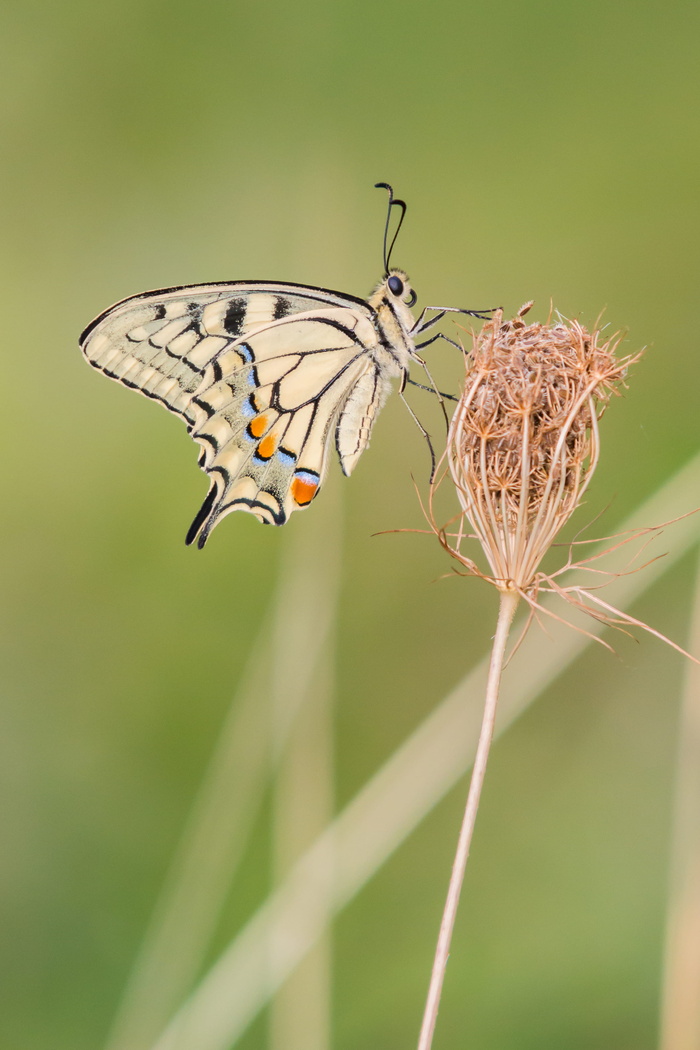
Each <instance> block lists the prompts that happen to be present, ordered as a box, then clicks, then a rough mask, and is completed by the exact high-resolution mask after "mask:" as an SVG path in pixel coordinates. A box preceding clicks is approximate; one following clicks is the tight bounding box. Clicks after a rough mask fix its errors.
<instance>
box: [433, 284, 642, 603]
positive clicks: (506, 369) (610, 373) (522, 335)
mask: <svg viewBox="0 0 700 1050" xmlns="http://www.w3.org/2000/svg"><path fill="white" fill-rule="evenodd" d="M531 306H532V303H526V304H525V306H523V307H522V308H521V309H520V310H519V311H518V314H517V315H516V317H515V318H514V319H513V320H512V321H504V320H503V317H502V313H501V311H498V312H497V313H496V314H495V315H494V317H493V319H492V320H491V321H488V322H487V323H486V324H485V325H484V327H483V328H482V330H481V331H480V332H479V333H478V334H477V335H475V337H474V345H473V349H472V351H471V353H470V354H469V357H468V371H467V381H466V387H465V390H464V393H463V394H462V396H461V398H460V400H459V403H458V405H457V409H456V411H455V413H454V416H453V418H452V422H451V424H450V429H449V434H448V439H447V452H446V455H445V458H446V460H447V464H448V466H449V473H450V475H451V477H452V480H453V481H454V484H455V488H456V492H457V497H458V499H459V502H460V505H461V508H462V513H461V515H460V524H459V526H458V529H457V532H456V533H454V532H453V533H448V531H447V529H446V528H444V527H438V526H437V525H436V524H435V519H434V515H433V514H432V508H433V499H434V494H435V489H436V487H437V485H438V484H439V481H438V482H436V483H435V485H434V486H433V487H432V489H431V497H430V510H431V514H430V520H431V524H432V526H433V528H434V530H435V532H436V533H437V535H438V537H439V539H440V542H441V543H442V545H443V546H444V547H445V549H446V550H447V551H448V552H449V553H450V554H451V555H452V556H453V557H455V558H456V559H457V560H458V561H459V562H460V563H461V564H462V565H463V566H464V567H465V568H466V569H467V570H468V572H470V573H473V574H474V575H478V576H481V577H483V578H484V579H486V580H488V581H489V582H490V583H492V584H493V585H494V586H496V587H497V588H498V589H499V590H506V591H514V592H516V593H517V594H519V595H520V597H524V598H532V597H533V596H534V595H535V594H536V592H537V589H538V585H539V583H540V582H541V581H542V580H543V579H547V580H549V579H550V578H549V577H542V576H538V569H539V565H540V563H541V561H542V558H543V557H544V555H545V554H546V552H547V551H548V550H549V548H550V547H551V545H552V542H553V540H554V538H555V536H556V535H557V533H558V532H559V531H560V529H561V528H562V526H563V525H564V524H565V523H566V522H567V521H568V519H569V518H570V517H571V515H572V513H573V512H574V510H575V509H576V507H577V506H578V505H579V503H580V502H581V499H582V497H583V494H584V492H585V491H586V489H587V487H588V484H589V482H590V480H591V477H592V475H593V471H594V470H595V467H596V465H597V463H598V456H599V450H600V442H599V434H598V421H599V419H600V417H601V416H602V414H603V412H604V411H605V408H606V407H607V405H608V403H609V401H610V398H611V397H612V395H613V394H616V393H617V392H618V391H619V388H620V387H621V385H622V384H623V383H624V381H625V377H626V375H627V370H628V368H629V366H630V365H631V364H633V363H634V362H635V361H637V360H638V358H639V356H640V354H634V355H630V356H627V357H623V358H619V359H618V358H617V356H616V352H617V349H618V346H619V344H620V340H621V336H620V334H617V335H614V336H612V337H611V338H609V339H608V340H607V341H604V342H603V341H602V340H601V333H600V331H599V330H594V332H593V333H590V332H588V331H587V330H586V329H585V328H584V327H583V326H582V325H581V324H579V322H578V321H571V322H568V323H566V322H564V321H562V320H559V321H557V322H556V323H555V324H551V323H547V324H540V323H534V324H529V325H528V324H526V323H525V321H524V320H523V318H524V315H525V314H526V313H527V312H528V310H529V309H530V307H531ZM465 519H466V521H468V522H469V525H470V526H471V529H472V530H473V531H472V532H469V533H467V532H465V531H464V526H463V522H464V520H465ZM466 538H475V539H478V540H479V542H480V544H481V547H482V549H483V551H484V554H485V556H486V559H487V561H488V563H489V567H490V569H491V575H490V576H488V575H486V574H484V573H482V572H481V571H480V570H479V568H478V566H477V565H476V563H475V562H474V561H473V560H472V559H471V558H469V557H468V556H467V555H465V554H464V553H463V551H462V545H463V542H464V540H465V539H466Z"/></svg>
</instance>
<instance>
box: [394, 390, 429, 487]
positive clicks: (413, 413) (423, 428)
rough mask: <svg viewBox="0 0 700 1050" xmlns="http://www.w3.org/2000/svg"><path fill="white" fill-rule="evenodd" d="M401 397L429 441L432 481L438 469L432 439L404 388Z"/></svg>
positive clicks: (400, 393)
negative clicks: (405, 394)
mask: <svg viewBox="0 0 700 1050" xmlns="http://www.w3.org/2000/svg"><path fill="white" fill-rule="evenodd" d="M399 397H400V398H401V400H402V401H403V403H404V405H405V406H406V408H407V409H408V412H409V415H410V416H411V419H412V420H413V422H414V423H415V424H416V426H417V427H418V429H419V430H420V432H421V434H422V435H423V437H424V438H425V440H426V442H427V443H428V449H429V451H430V480H431V481H432V480H433V478H434V477H435V469H436V466H437V461H436V459H435V449H434V448H433V443H432V441H431V440H430V434H429V433H428V431H427V430H426V429H425V427H424V426H423V424H422V423H421V421H420V419H419V418H418V416H417V415H416V413H415V412H414V411H413V409H412V408H411V406H410V405H409V403H408V401H407V400H406V398H405V396H404V393H403V390H400V391H399Z"/></svg>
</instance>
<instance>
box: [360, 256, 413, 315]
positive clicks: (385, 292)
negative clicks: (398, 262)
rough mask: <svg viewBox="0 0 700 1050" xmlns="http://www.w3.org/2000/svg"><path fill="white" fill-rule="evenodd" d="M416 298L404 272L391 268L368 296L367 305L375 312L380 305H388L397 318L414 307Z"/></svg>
mask: <svg viewBox="0 0 700 1050" xmlns="http://www.w3.org/2000/svg"><path fill="white" fill-rule="evenodd" d="M417 298H418V296H417V295H416V292H415V291H413V289H412V288H411V286H410V281H409V280H408V276H407V275H406V274H405V273H404V271H403V270H398V269H397V268H396V267H391V269H390V270H389V272H388V273H387V275H386V276H385V277H384V279H383V280H381V281H380V282H379V285H377V288H376V289H375V291H374V292H373V294H372V295H370V296H369V304H370V306H373V307H374V308H375V310H377V309H378V308H379V307H380V306H381V304H382V303H390V304H391V307H393V308H394V310H395V311H396V312H397V313H399V316H403V313H404V311H406V310H407V311H409V310H410V308H411V307H413V306H416V299H417Z"/></svg>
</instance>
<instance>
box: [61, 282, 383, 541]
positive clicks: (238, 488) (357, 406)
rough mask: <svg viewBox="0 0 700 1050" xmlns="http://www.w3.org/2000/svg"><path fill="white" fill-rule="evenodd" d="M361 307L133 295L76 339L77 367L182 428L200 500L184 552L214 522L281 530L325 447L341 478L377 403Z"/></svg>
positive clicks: (295, 297) (298, 294) (239, 287)
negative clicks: (200, 486) (203, 475)
mask: <svg viewBox="0 0 700 1050" xmlns="http://www.w3.org/2000/svg"><path fill="white" fill-rule="evenodd" d="M377 343H378V333H377V327H376V317H375V315H374V311H373V310H372V308H371V307H370V306H369V305H368V304H367V303H365V302H364V301H363V300H361V299H356V298H354V297H353V296H345V295H341V294H340V293H337V292H330V291H326V290H325V289H315V288H308V287H306V286H299V285H291V284H281V283H280V284H270V283H262V282H238V283H235V284H223V285H200V286H192V287H187V288H177V289H166V290H163V291H159V292H150V293H145V294H143V295H139V296H133V297H132V298H130V299H127V300H124V301H123V302H121V303H118V304H117V305H116V306H114V307H112V308H111V309H110V310H108V311H106V312H105V313H104V314H102V315H101V316H100V317H98V318H97V319H96V320H95V321H94V322H93V323H92V324H91V325H90V326H89V327H88V328H87V329H86V331H85V332H84V333H83V335H82V337H81V347H82V350H83V353H84V354H85V356H86V358H87V360H88V361H89V362H90V364H92V365H93V366H94V367H96V368H98V369H100V370H101V371H103V372H104V373H105V374H106V375H108V376H110V378H113V379H116V380H118V381H119V382H121V383H123V384H124V385H126V386H130V387H132V388H133V389H136V390H138V391H140V392H141V393H143V394H145V395H146V396H148V397H150V398H153V399H154V400H157V401H160V402H161V403H162V404H163V405H165V407H166V408H168V409H169V410H170V411H172V412H174V413H175V414H177V415H179V416H181V418H183V419H184V420H185V422H186V424H187V427H188V430H189V431H190V433H191V435H192V437H193V438H194V439H195V440H196V441H197V442H198V443H199V444H200V445H201V446H202V452H201V454H200V459H199V463H200V466H201V467H202V469H203V470H205V471H206V472H207V473H208V474H209V475H210V477H211V479H212V480H211V486H210V489H209V493H208V495H207V497H206V499H205V501H204V504H203V505H202V508H201V510H200V511H199V513H198V515H197V517H196V518H195V520H194V522H193V524H192V527H191V529H190V531H189V533H188V537H187V540H188V542H192V541H193V540H194V539H195V538H198V541H199V545H200V546H203V544H204V543H205V542H206V539H207V536H208V535H209V533H210V532H211V529H212V528H213V527H214V525H215V524H216V523H217V521H219V520H220V519H221V518H222V517H223V516H224V515H225V514H227V513H230V512H231V511H233V510H246V511H249V512H251V513H254V514H256V515H257V517H258V518H259V519H260V520H261V521H264V522H267V523H270V524H277V525H281V524H283V523H284V522H285V521H286V520H287V518H288V516H289V514H290V513H292V512H293V511H294V510H298V509H300V508H302V507H305V506H308V504H309V503H310V502H311V500H312V499H313V497H314V496H315V495H316V493H317V492H318V490H319V488H320V485H321V483H322V481H323V478H324V475H325V471H326V468H327V464H328V454H329V450H330V444H331V441H332V439H333V437H334V436H335V439H336V447H337V449H338V453H339V455H340V458H341V464H342V465H343V469H344V470H345V472H346V473H348V474H349V473H350V471H351V470H352V469H353V467H354V465H355V463H356V461H357V458H358V457H359V455H360V454H361V452H362V451H363V449H364V448H366V446H367V443H368V441H369V433H370V430H371V426H372V422H373V420H374V418H375V417H376V414H377V412H378V410H379V408H380V407H381V404H382V403H383V400H384V399H385V397H386V395H387V393H388V391H389V389H390V374H389V373H390V372H393V370H388V369H387V367H386V364H384V363H379V361H380V358H378V357H376V356H375V355H374V354H373V352H372V351H373V350H374V349H375V348H376V347H377Z"/></svg>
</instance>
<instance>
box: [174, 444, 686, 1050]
mask: <svg viewBox="0 0 700 1050" xmlns="http://www.w3.org/2000/svg"><path fill="white" fill-rule="evenodd" d="M698 492H700V456H697V457H696V458H695V459H693V460H692V461H691V462H690V463H689V464H688V465H687V466H686V467H684V468H683V469H682V470H681V471H680V472H679V473H678V474H676V475H675V477H674V478H672V479H671V480H670V481H669V482H667V484H666V485H664V486H662V488H660V489H659V490H658V491H657V492H656V493H655V494H654V495H653V496H652V497H651V498H650V499H649V500H647V501H646V502H645V503H644V504H643V505H642V506H641V507H640V508H638V510H637V511H636V512H635V513H633V514H632V515H631V516H630V518H629V519H628V520H627V521H626V522H624V523H623V524H622V525H621V526H620V529H619V531H621V532H622V531H628V530H634V529H639V528H645V527H649V526H652V525H654V524H655V523H658V522H662V521H667V520H671V519H675V518H681V516H682V515H683V514H686V513H687V512H688V510H689V509H692V506H693V502H692V501H693V500H694V499H695V498H696V494H697V493H698ZM699 539H700V515H692V516H689V517H685V518H682V519H681V520H679V521H677V522H676V523H675V524H674V525H673V526H672V527H670V528H669V529H668V531H667V532H665V533H664V550H665V552H667V554H666V557H665V558H658V559H657V560H655V561H652V562H651V563H650V564H649V565H647V566H646V567H645V568H644V569H643V570H642V571H641V572H635V573H631V574H629V575H625V576H620V577H618V578H616V579H613V580H612V581H611V582H610V584H609V585H608V587H607V588H606V597H609V599H610V601H611V602H612V603H613V604H614V605H616V606H618V607H620V608H623V609H624V608H625V607H626V606H628V605H630V603H632V602H633V601H634V600H635V599H636V598H638V597H639V596H640V595H641V594H643V593H644V591H645V590H646V589H647V588H649V587H650V586H651V585H652V584H653V583H654V582H655V581H656V580H658V579H659V578H660V577H661V576H662V575H663V574H664V573H665V572H666V571H667V570H668V569H670V568H671V566H672V565H673V564H674V563H675V562H676V561H678V559H679V558H681V557H683V556H684V555H685V554H686V553H687V552H688V550H690V549H691V548H692V547H693V546H694V545H695V544H697V543H698V540H699ZM603 546H606V544H602V545H601V547H603ZM543 604H545V605H548V607H549V608H551V607H552V602H551V601H548V602H545V603H543ZM586 628H587V630H588V631H589V632H591V633H594V634H599V633H600V632H602V630H603V625H601V624H599V623H594V622H591V621H587V623H586ZM547 631H548V633H547V635H545V634H544V633H543V632H541V631H538V630H532V631H530V632H529V634H528V635H527V637H526V638H525V640H524V642H523V643H522V645H521V649H520V651H519V653H518V654H517V656H516V657H515V659H516V660H517V674H514V673H511V674H507V675H506V676H505V680H504V682H503V685H502V692H501V701H500V702H501V708H500V718H499V720H498V723H497V727H496V731H497V732H499V731H503V730H504V729H505V728H506V727H507V726H508V725H509V724H510V723H511V722H512V721H513V720H514V719H515V718H516V717H517V716H518V715H519V714H521V713H522V711H523V710H524V709H525V708H526V707H527V706H528V704H530V703H531V702H532V701H533V700H534V699H536V697H537V696H538V695H539V694H540V693H541V692H542V691H543V690H544V689H545V688H547V687H548V686H549V685H551V683H552V682H553V681H554V680H555V679H556V677H557V676H558V675H559V674H560V673H561V672H562V671H563V670H564V669H565V668H566V667H567V666H568V665H569V664H570V663H572V661H573V660H575V659H576V658H577V657H578V656H579V655H580V654H581V653H582V652H583V651H584V649H585V648H586V647H587V645H588V644H589V642H590V637H587V636H585V635H583V634H581V633H579V632H575V631H573V630H571V629H570V628H568V627H565V626H564V625H563V624H561V623H557V622H556V621H554V620H548V623H547ZM487 663H488V661H487V660H483V661H482V662H481V663H480V664H479V665H478V666H477V667H476V668H475V669H474V670H473V671H472V672H471V673H470V674H469V675H467V676H466V678H464V679H463V680H462V682H461V683H460V684H459V685H458V686H457V687H456V688H455V689H454V690H453V692H452V693H451V694H450V695H449V696H448V697H447V698H446V699H445V700H444V701H443V702H442V703H441V704H440V705H439V706H438V707H437V708H436V710H435V711H434V712H433V713H432V714H431V715H430V716H429V717H428V718H427V719H426V720H425V721H424V722H423V724H422V725H421V726H420V727H419V728H418V729H417V730H416V731H415V732H414V733H413V734H412V736H411V737H409V739H408V740H407V741H406V742H405V743H404V744H403V745H402V746H401V747H400V748H399V749H398V750H397V751H396V752H395V753H394V754H393V755H392V757H391V758H390V759H389V760H388V761H387V762H386V763H385V765H384V766H382V768H381V769H380V770H379V771H378V772H377V773H376V774H375V776H374V777H373V778H372V779H371V780H370V781H369V782H368V783H367V784H366V785H365V787H364V788H363V789H362V790H361V791H360V792H359V794H358V795H357V796H356V797H355V798H354V799H353V800H352V802H350V803H349V805H348V806H347V807H346V808H345V809H344V810H343V812H342V813H340V814H339V816H338V817H337V818H336V819H335V820H334V821H333V823H332V824H331V825H330V826H329V827H328V828H327V829H326V831H325V832H324V833H323V834H322V835H320V836H319V838H318V839H317V840H316V842H315V843H314V844H313V845H312V846H311V848H310V849H309V850H308V851H307V852H306V853H305V855H304V856H303V857H301V858H300V860H299V861H298V863H297V864H296V865H295V866H294V868H293V869H292V870H291V872H290V874H289V877H288V878H287V879H286V881H285V882H284V884H283V885H282V886H280V887H279V888H278V890H277V891H276V892H275V893H273V894H272V895H271V896H270V897H269V898H268V900H267V901H266V903H265V904H264V905H263V906H262V907H261V908H260V909H259V910H258V912H256V914H255V915H254V916H253V917H252V918H251V920H250V921H249V922H248V924H247V925H246V926H245V928H244V929H243V930H242V931H241V933H240V934H239V935H238V936H237V937H236V938H235V939H234V940H233V941H232V943H231V944H230V945H229V947H228V948H227V949H226V951H225V952H224V953H223V954H222V955H221V956H220V958H219V959H218V961H217V962H216V963H215V964H214V966H212V968H211V969H210V970H209V972H208V973H207V974H206V975H205V977H204V978H203V980H202V981H201V982H200V984H199V986H198V987H197V989H196V990H195V992H194V994H193V995H192V996H191V997H190V999H189V1000H188V1001H187V1002H186V1003H185V1004H184V1005H183V1007H182V1009H181V1010H180V1011H179V1012H178V1013H177V1014H176V1016H175V1017H174V1018H173V1019H172V1021H171V1023H170V1024H169V1025H168V1027H167V1029H166V1030H165V1031H164V1032H163V1034H162V1035H161V1037H160V1039H159V1040H158V1041H157V1043H155V1044H154V1047H155V1050H229V1048H230V1047H231V1046H233V1045H234V1044H235V1042H236V1040H237V1039H238V1038H239V1037H240V1035H241V1034H242V1033H243V1032H244V1031H245V1030H246V1028H247V1027H248V1025H249V1024H250V1023H251V1021H252V1020H253V1019H254V1018H255V1016H256V1015H257V1014H258V1012H259V1011H260V1010H261V1009H262V1007H263V1006H264V1005H265V1004H266V1003H267V1001H268V1000H269V999H270V997H271V996H272V995H273V994H274V993H275V991H276V990H277V989H278V988H279V987H280V985H281V984H282V983H283V982H284V981H285V980H286V979H287V977H288V976H289V974H290V973H291V972H292V971H293V970H294V968H295V967H296V966H297V965H298V964H299V962H300V961H301V960H302V959H303V957H304V956H305V954H306V953H307V952H308V951H309V949H310V948H311V947H312V946H313V945H314V943H315V942H316V941H317V939H318V938H319V936H321V935H322V933H323V931H324V930H325V929H326V927H327V925H328V924H329V923H330V922H331V921H332V919H333V916H334V915H335V914H336V913H337V912H338V911H339V910H340V909H341V908H342V907H343V906H344V905H345V904H347V902H348V901H349V900H351V899H352V897H354V896H355V895H356V894H357V893H358V892H359V891H360V889H361V888H362V887H363V886H364V884H365V883H366V882H367V881H368V880H369V879H370V878H371V877H372V876H373V875H374V873H375V872H376V871H377V869H378V868H379V867H380V866H381V865H382V864H383V863H384V862H385V861H386V860H387V858H388V857H389V856H390V855H391V853H392V852H393V851H394V850H395V849H396V848H397V847H398V846H399V845H400V844H401V843H402V842H403V840H404V839H405V838H406V837H407V836H408V835H409V834H410V833H411V831H412V830H413V829H414V828H415V827H416V825H417V824H418V823H419V822H420V821H421V820H422V819H423V818H424V817H425V816H426V815H427V814H428V813H429V812H430V810H431V809H432V808H433V807H434V806H435V805H436V804H437V803H438V802H439V801H440V799H441V798H442V797H443V796H444V795H445V794H446V793H447V792H448V791H449V790H450V788H451V787H452V786H453V785H454V784H455V782H456V781H457V780H458V779H459V778H460V777H461V776H463V775H464V773H465V772H466V771H467V769H468V768H469V765H470V763H471V762H472V760H473V756H474V750H475V747H476V740H477V737H478V732H479V725H480V721H481V704H480V699H479V698H480V697H481V696H482V695H483V692H484V687H485V681H486V672H487ZM332 872H333V873H334V876H335V877H334V878H332V877H331V873H332ZM273 944H275V945H277V946H280V945H282V946H284V951H282V950H276V951H275V952H274V954H272V955H271V945H273ZM271 959H273V960H274V965H271V964H270V962H271Z"/></svg>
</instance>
